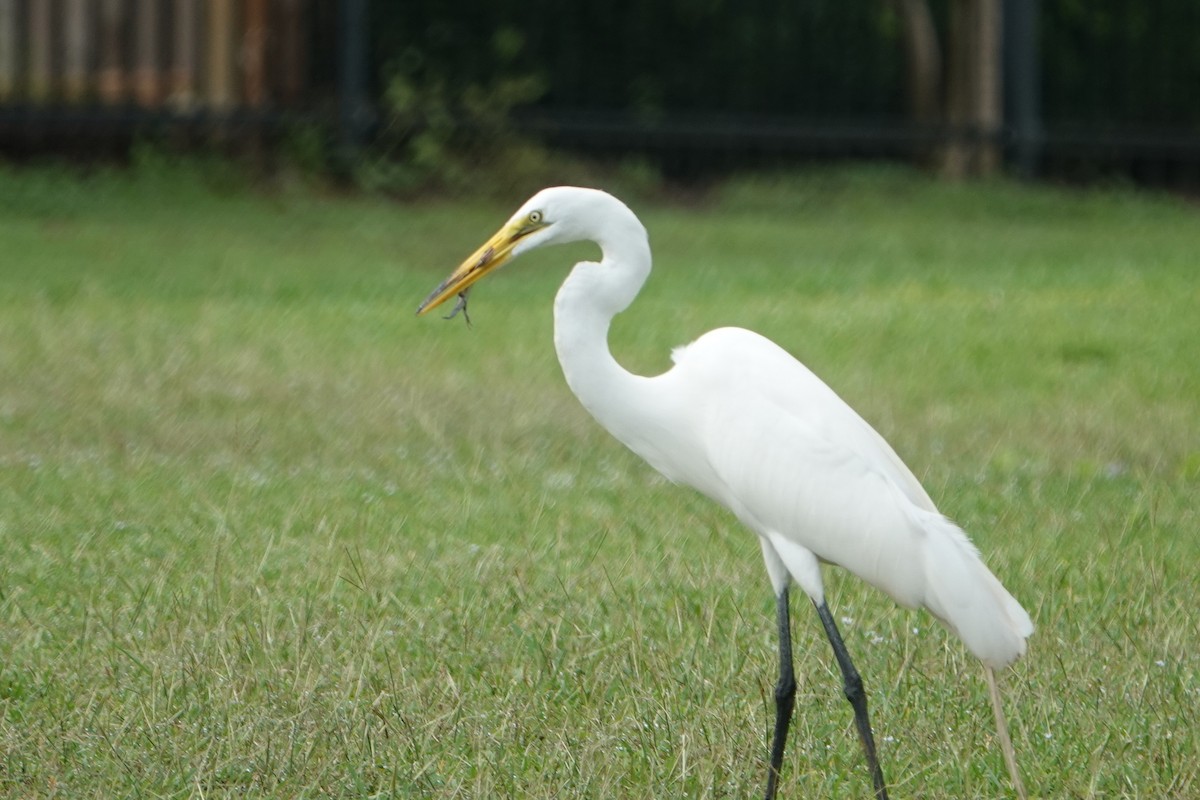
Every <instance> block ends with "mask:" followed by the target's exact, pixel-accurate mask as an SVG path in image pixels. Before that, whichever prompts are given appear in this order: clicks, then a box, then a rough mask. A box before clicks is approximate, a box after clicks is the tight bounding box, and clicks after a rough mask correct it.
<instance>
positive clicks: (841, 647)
mask: <svg viewBox="0 0 1200 800" xmlns="http://www.w3.org/2000/svg"><path fill="white" fill-rule="evenodd" d="M814 605H816V606H817V614H818V615H820V617H821V624H822V625H824V626H825V635H826V636H828V637H829V644H831V645H833V655H834V657H835V658H837V662H838V666H839V667H841V668H842V678H843V679H844V680H845V686H844V689H845V691H846V699H847V700H849V701H850V705H851V706H853V707H854V724H855V725H856V726H858V738H859V739H861V740H862V746H863V752H864V753H865V754H866V756H867V768H868V769H870V770H871V780H872V782H874V784H875V800H887V786H885V785H884V782H883V770H881V769H880V768H879V757H878V756H876V755H875V737H874V736H873V735H872V734H871V719H870V717H868V716H867V693H866V692H865V691H863V683H862V678H861V677H859V674H858V670H856V669H855V668H854V663H853V662H852V661H850V654H849V653H848V652H846V643H845V642H843V641H842V634H841V633H840V632H839V631H838V628H837V624H836V623H835V622H834V621H833V616H832V615H831V614H830V613H829V606H828V605H826V604H825V602H824V601H822V602H821V603H820V604H819V605H818V604H815V603H814Z"/></svg>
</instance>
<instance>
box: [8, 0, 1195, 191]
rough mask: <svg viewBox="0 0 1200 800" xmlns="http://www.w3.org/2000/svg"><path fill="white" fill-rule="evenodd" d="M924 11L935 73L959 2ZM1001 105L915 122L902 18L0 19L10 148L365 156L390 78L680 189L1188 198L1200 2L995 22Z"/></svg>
mask: <svg viewBox="0 0 1200 800" xmlns="http://www.w3.org/2000/svg"><path fill="white" fill-rule="evenodd" d="M963 2H967V0H928V2H926V3H925V5H926V6H927V7H928V9H929V12H930V15H931V18H932V20H933V22H934V28H935V32H936V34H937V36H938V38H939V39H940V41H941V44H942V55H943V56H944V55H945V46H946V41H947V37H948V36H949V28H950V23H949V22H948V19H949V18H950V16H951V13H952V11H953V7H954V4H955V3H963ZM1001 2H1002V3H1003V8H1004V17H1003V42H1004V45H1003V47H1004V60H1003V65H1004V66H1003V81H1002V82H1003V86H1004V104H1003V114H1002V116H1001V119H1000V120H999V121H998V122H997V123H995V124H990V125H987V126H972V125H962V124H950V123H949V122H947V121H946V120H945V119H934V120H929V119H923V120H920V121H916V120H915V119H914V118H913V117H912V115H911V113H910V111H909V109H908V106H907V104H906V92H907V87H906V84H905V74H906V73H905V70H906V60H907V59H909V58H910V57H911V56H910V54H908V53H907V52H906V50H905V45H904V30H903V21H904V20H903V17H902V15H901V13H900V11H899V8H900V5H901V2H900V0H853V1H852V2H839V1H838V0H809V1H808V2H795V0H791V1H788V0H739V2H732V1H728V2H727V1H726V0H707V2H689V3H645V2H640V3H639V2H631V1H630V0H609V2H594V1H593V2H580V3H573V4H567V3H562V2H551V0H486V1H485V0H460V2H457V3H454V4H446V3H444V2H438V1H436V0H407V1H406V2H404V3H390V2H382V0H377V1H376V2H368V0H340V2H339V1H338V0H95V2H93V1H92V0H0V148H2V149H4V150H7V151H9V152H17V151H20V150H21V149H23V148H24V149H29V148H35V149H36V148H51V149H53V148H57V147H60V146H66V145H68V144H69V143H70V142H79V141H82V142H85V143H86V142H89V141H91V140H92V139H94V138H95V137H97V136H101V135H103V136H105V137H107V138H109V139H113V140H118V141H120V140H121V139H122V138H123V137H124V138H126V139H128V138H129V137H130V135H131V134H134V133H136V132H146V131H151V132H152V133H158V132H162V131H168V130H169V131H178V130H180V129H186V130H191V131H200V132H201V133H202V134H203V133H205V132H210V131H213V130H220V131H221V135H223V136H226V137H228V136H234V137H237V136H239V135H255V134H257V133H260V132H261V131H263V130H277V129H278V128H279V127H280V126H281V125H283V124H285V123H286V122H287V121H289V120H303V121H307V122H308V123H312V124H318V125H321V126H324V127H326V128H327V129H329V130H330V131H335V132H337V137H338V141H340V142H341V144H342V147H343V148H344V149H349V150H352V149H353V148H355V147H362V146H369V145H370V143H371V141H372V136H373V135H374V133H375V132H376V131H377V130H378V128H379V125H378V123H379V121H380V120H381V119H383V118H385V117H386V109H385V108H384V106H385V104H386V100H385V97H386V90H387V87H388V85H389V82H390V81H391V80H393V79H394V78H395V77H396V76H402V77H404V78H405V79H407V80H410V81H412V82H416V83H418V84H420V83H424V84H426V85H434V84H436V85H438V86H440V87H443V90H444V93H445V94H447V95H449V96H451V97H452V98H460V99H461V98H465V97H468V96H469V95H470V93H471V92H476V93H477V94H478V93H480V92H482V93H485V94H486V93H487V92H489V91H497V90H498V87H500V88H502V87H503V85H504V81H506V80H515V79H527V78H528V79H532V80H533V81H534V82H535V83H536V84H537V85H538V86H539V87H540V92H538V93H537V96H536V97H535V98H534V99H533V100H532V101H531V102H529V103H526V104H524V105H522V106H520V107H519V108H516V109H515V110H514V112H513V118H514V120H515V122H516V124H517V125H518V126H519V127H520V128H521V129H523V130H525V131H526V132H529V133H532V134H534V135H537V136H538V137H541V138H543V139H545V140H546V141H548V142H550V143H552V144H555V145H559V146H563V147H569V148H574V149H577V150H581V151H584V152H587V153H599V154H610V155H616V156H622V155H627V154H641V155H644V156H646V157H649V158H651V159H654V160H656V161H658V162H659V163H662V164H664V165H665V166H666V168H668V169H670V170H672V171H675V172H680V173H694V172H696V171H700V170H706V169H718V170H725V169H736V168H739V167H744V166H753V165H762V164H764V163H776V162H779V161H789V160H801V159H812V158H820V159H834V158H844V157H868V158H873V157H884V158H918V157H921V155H922V154H923V153H927V152H928V150H929V148H930V147H931V146H933V145H936V144H938V143H945V142H947V141H950V140H955V139H959V140H986V141H988V142H991V143H994V144H996V145H999V146H1000V147H1002V148H1003V151H1004V153H1005V156H1006V159H1007V161H1008V163H1009V164H1010V165H1012V166H1013V167H1014V168H1016V169H1018V170H1021V171H1024V172H1028V173H1031V174H1049V175H1056V176H1063V175H1065V176H1071V177H1095V176H1100V175H1111V174H1118V175H1125V176H1130V177H1132V178H1134V179H1137V180H1142V181H1147V182H1152V183H1158V184H1168V185H1175V186H1188V187H1195V186H1200V48H1198V47H1196V46H1195V43H1196V42H1197V41H1200V3H1198V2H1196V0H1105V2H1100V3H1087V2H1083V1H1082V0H1001Z"/></svg>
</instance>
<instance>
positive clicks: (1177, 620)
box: [0, 163, 1200, 798]
mask: <svg viewBox="0 0 1200 800" xmlns="http://www.w3.org/2000/svg"><path fill="white" fill-rule="evenodd" d="M0 183H2V184H3V186H4V191H3V192H0V796H5V797H14V798H15V797H22V798H25V797H56V796H57V797H72V798H86V797H97V798H100V797H104V798H109V797H117V796H145V797H229V796H238V797H277V796H291V797H387V796H395V797H439V798H440V797H506V796H508V797H532V798H537V797H569V796H578V797H634V798H638V797H645V798H649V797H663V796H686V797H745V796H749V795H752V794H754V793H756V792H757V791H758V790H759V787H760V785H761V780H762V777H763V770H764V766H763V763H762V759H763V758H764V757H765V753H766V746H767V742H766V737H767V731H768V727H769V725H770V721H771V719H772V713H773V712H772V699H771V687H772V684H773V680H774V663H773V662H774V641H773V639H774V630H773V628H774V623H773V617H772V598H771V594H770V590H769V587H768V583H767V581H766V577H765V575H764V574H763V569H762V566H761V564H760V557H759V554H758V548H757V546H756V545H755V543H754V541H753V539H752V537H751V536H750V535H749V534H747V533H746V532H745V531H743V530H741V529H740V528H738V526H737V525H736V524H735V523H734V522H733V521H732V520H731V519H730V518H729V517H728V515H726V514H725V513H723V512H721V511H719V510H718V509H716V508H714V507H713V506H712V505H711V504H709V503H707V502H705V501H703V500H702V499H700V498H698V497H696V496H694V495H692V494H691V493H689V492H688V491H686V490H683V489H680V488H678V487H672V486H669V485H666V484H665V483H664V482H663V481H662V480H660V479H658V478H657V477H656V476H655V475H654V474H653V473H652V472H651V471H650V470H649V469H648V468H647V467H645V466H644V465H642V464H641V463H639V462H638V461H637V460H636V458H634V457H633V456H632V455H630V454H628V453H626V452H624V451H623V450H622V449H621V448H620V447H619V445H617V444H615V443H614V442H612V441H611V440H610V439H608V437H607V436H606V435H605V434H604V433H603V432H602V431H601V430H599V429H598V427H597V426H596V425H595V424H594V423H592V422H591V421H590V420H589V419H588V418H587V417H586V415H585V413H584V412H583V411H582V410H581V409H580V408H578V407H577V404H576V403H575V401H574V400H573V398H571V396H570V395H569V393H568V391H567V389H566V388H565V386H564V385H563V383H562V380H561V377H560V375H559V374H558V368H557V365H556V364H555V363H554V358H553V353H552V349H551V344H550V301H551V297H552V295H553V292H554V287H555V286H556V285H557V283H558V281H560V280H561V279H562V277H563V275H564V273H565V265H566V264H567V263H569V262H570V261H571V260H573V259H578V258H580V257H583V256H585V255H587V253H588V251H587V249H586V248H583V247H579V248H575V249H569V250H559V251H551V252H547V253H544V254H535V255H534V256H531V257H529V258H528V259H527V260H526V261H525V262H522V263H519V264H517V265H514V266H513V267H512V268H511V269H508V270H505V272H504V273H503V274H501V275H498V276H497V277H495V278H494V279H491V280H489V281H488V283H487V284H485V285H483V286H481V287H480V288H479V289H478V291H476V292H475V294H474V295H473V300H474V302H473V304H472V312H473V313H472V318H473V320H474V329H473V330H468V329H467V328H466V327H465V326H463V325H461V323H460V322H459V321H457V320H455V321H454V322H453V323H443V322H440V321H439V320H436V319H434V320H427V319H422V320H417V319H415V318H414V317H413V315H412V312H413V310H414V307H415V305H416V303H417V302H418V301H419V300H420V299H421V298H422V297H424V296H425V294H426V293H427V291H428V290H429V289H430V288H431V287H432V286H433V285H434V284H435V283H436V282H437V281H438V280H440V279H441V278H442V277H443V276H444V274H445V273H446V272H447V271H448V270H449V269H450V268H452V267H453V266H454V265H456V264H457V263H458V260H459V259H460V258H462V257H463V256H464V255H465V254H467V253H469V252H470V251H471V250H472V249H473V248H474V247H475V246H476V245H477V244H478V242H479V241H481V240H482V238H483V237H485V236H486V235H488V234H490V233H491V232H492V231H493V230H494V229H495V228H496V227H497V225H498V224H499V223H500V222H501V221H502V220H503V219H504V218H505V216H506V215H507V214H508V213H509V212H510V211H511V209H512V208H513V207H515V205H516V204H517V203H518V202H520V200H521V199H523V198H522V197H511V198H508V199H506V200H505V201H503V202H496V201H492V200H481V201H461V202H453V203H451V202H448V201H436V200H435V201H429V202H424V203H421V204H419V205H418V204H412V205H403V206H398V205H394V204H390V203H387V202H383V201H380V200H377V199H372V198H369V197H361V196H341V195H336V194H330V193H328V192H324V191H321V190H314V189H303V188H292V189H288V190H277V191H267V190H262V189H251V188H248V187H246V186H245V185H243V184H242V183H241V182H240V179H239V178H238V177H237V176H236V175H235V174H234V173H232V172H231V171H230V170H229V169H228V168H224V167H205V168H202V169H192V168H177V167H173V166H170V165H164V164H162V163H158V164H155V165H153V168H152V169H149V168H145V167H143V168H141V169H135V170H133V171H132V172H131V173H129V174H106V173H99V174H94V175H92V176H90V177H86V178H81V177H79V176H77V175H72V174H67V173H65V172H60V171H53V170H33V171H22V172H14V171H11V170H6V171H4V172H2V173H0ZM628 199H629V200H630V202H631V203H632V204H633V206H634V207H635V208H636V209H637V210H638V211H639V213H640V214H641V215H642V217H643V219H644V220H645V222H646V224H647V226H648V228H649V229H650V231H651V238H652V242H653V245H654V247H655V248H656V254H657V265H658V267H657V270H656V272H655V274H654V276H653V277H652V279H651V282H650V284H649V285H648V287H647V289H646V291H645V292H644V294H643V297H642V298H641V299H640V300H639V301H638V303H637V304H635V306H634V308H633V309H632V310H631V311H630V312H629V313H628V314H627V315H625V316H623V317H622V318H619V319H618V321H617V325H616V328H615V330H614V334H613V345H614V349H615V351H616V352H617V354H618V356H619V358H620V359H621V360H622V361H623V362H624V363H626V364H627V365H629V366H630V367H632V368H635V369H638V370H642V371H652V370H660V369H663V368H665V366H666V364H667V353H668V351H669V348H670V347H671V346H673V345H675V344H678V343H681V342H684V341H686V340H688V339H689V338H691V337H693V336H695V335H697V334H698V333H700V332H702V331H703V330H706V329H708V328H711V327H713V326H716V325H721V324H741V325H745V326H748V327H753V328H755V329H758V330H760V331H762V332H764V333H766V334H768V335H770V336H771V337H772V338H774V339H776V340H777V341H779V342H780V343H781V344H783V345H784V346H786V347H787V348H788V349H790V350H791V351H792V352H794V353H796V354H797V355H798V356H799V357H801V358H802V359H803V360H805V361H806V362H807V363H808V364H809V365H810V366H812V367H813V368H814V369H815V370H816V371H817V372H818V373H819V374H821V375H823V376H824V377H825V378H826V379H827V381H828V382H829V383H830V384H831V385H833V386H834V387H835V388H836V389H837V390H838V391H839V392H840V393H841V394H842V395H843V396H844V397H845V398H846V399H847V400H848V401H850V402H851V403H852V404H853V405H855V406H856V407H857V408H859V409H860V410H861V411H862V412H863V413H864V415H865V416H866V417H867V418H868V419H870V420H871V421H873V422H874V423H875V424H876V426H877V427H878V428H879V429H880V430H881V432H883V433H884V434H885V435H886V436H887V437H888V438H889V439H891V440H892V441H893V442H894V444H895V445H896V446H897V449H898V450H899V451H900V452H901V453H902V454H904V456H905V457H906V459H907V460H908V461H909V463H910V464H911V465H912V466H913V468H914V470H915V471H916V472H917V474H918V475H920V476H922V477H923V480H924V481H925V483H926V485H927V486H928V487H929V489H930V491H931V493H932V495H933V496H934V497H935V498H936V499H937V500H938V501H939V502H940V503H941V505H942V507H943V509H944V510H945V511H946V512H947V513H948V514H950V515H951V516H953V517H954V518H956V519H957V520H959V521H960V522H961V523H962V524H963V525H964V526H965V527H966V528H967V530H969V531H971V532H972V533H973V536H974V538H975V541H976V542H977V543H978V544H979V546H980V548H981V549H982V550H983V552H984V553H985V554H986V555H987V560H988V562H989V564H990V565H991V566H992V567H993V568H994V569H995V571H996V572H997V573H998V574H999V575H1000V576H1002V578H1003V580H1004V581H1005V583H1006V584H1007V585H1008V586H1009V587H1010V588H1011V589H1012V591H1013V592H1014V594H1016V596H1017V597H1019V598H1021V599H1022V601H1023V602H1024V603H1025V604H1026V606H1027V607H1028V608H1029V610H1030V611H1031V613H1032V615H1033V617H1034V619H1035V622H1036V624H1037V625H1038V631H1037V633H1036V634H1035V636H1034V638H1033V640H1032V642H1031V650H1030V653H1029V655H1028V657H1027V658H1026V659H1024V660H1023V661H1021V662H1020V663H1019V664H1018V665H1017V666H1016V668H1015V669H1014V670H1013V671H1012V672H1011V673H1009V674H1008V676H1007V677H1006V681H1005V685H1006V690H1007V697H1008V707H1009V709H1010V720H1011V722H1012V725H1013V734H1014V739H1015V741H1016V745H1017V749H1018V751H1019V753H1020V758H1021V763H1022V766H1023V769H1024V772H1025V775H1026V781H1027V783H1028V784H1029V786H1030V788H1031V791H1032V792H1033V793H1034V794H1036V795H1040V796H1052V797H1105V798H1111V797H1156V798H1164V797H1166V798H1171V797H1174V798H1185V797H1193V796H1195V795H1196V794H1197V792H1198V791H1200V774H1198V773H1200V766H1198V765H1200V737H1198V735H1197V731H1198V730H1200V719H1197V711H1196V709H1197V707H1198V704H1197V693H1198V692H1200V678H1198V666H1200V663H1198V659H1200V656H1198V655H1197V653H1200V647H1198V646H1197V645H1198V644H1200V636H1198V633H1197V628H1198V626H1197V617H1196V610H1195V598H1196V597H1197V596H1198V593H1200V583H1198V580H1197V577H1196V570H1195V564H1196V563H1197V561H1198V559H1200V542H1198V539H1197V537H1196V531H1197V527H1198V522H1200V520H1198V519H1197V510H1196V504H1195V497H1196V496H1197V491H1198V489H1200V441H1198V439H1197V428H1196V424H1195V421H1196V419H1197V415H1198V413H1200V401H1198V399H1197V398H1200V372H1198V371H1197V369H1196V364H1197V363H1198V361H1200V352H1198V349H1200V345H1198V338H1197V335H1196V334H1197V328H1196V322H1195V318H1196V317H1195V309H1196V308H1197V306H1198V304H1200V291H1198V284H1197V277H1196V253H1197V252H1200V224H1197V222H1198V220H1197V210H1196V208H1195V207H1194V206H1192V205H1188V204H1186V203H1184V202H1181V201H1177V200H1173V199H1169V198H1162V197H1154V196H1146V195H1139V194H1135V193H1129V192H1100V193H1094V194H1078V193H1074V192H1069V191H1063V190H1058V189H1053V188H1025V187H1018V186H1014V185H1012V184H1007V183H991V184H980V185H976V186H971V187H965V186H946V185H939V184H936V183H932V182H930V181H928V180H926V179H924V178H921V177H918V176H916V175H914V174H911V173H909V172H906V171H895V170H880V169H870V170H863V169H847V170H837V171H829V172H812V173H808V174H803V175H800V176H796V177H795V178H792V179H778V178H777V179H772V180H767V179H765V178H763V179H754V178H745V179H740V180H737V181H733V182H730V183H727V184H724V185H722V186H721V187H719V188H714V189H712V190H711V191H709V192H707V193H704V194H698V195H687V196H683V197H678V198H675V199H667V198H663V197H661V196H660V197H657V198H647V197H644V196H643V197H638V196H636V195H634V196H631V197H629V198H628ZM830 582H831V584H832V593H831V598H830V600H831V605H832V607H833V608H834V610H835V613H836V614H837V615H838V616H839V617H840V618H841V619H842V622H843V630H844V632H845V634H846V637H847V641H848V644H849V646H850V648H851V650H852V651H853V653H854V655H855V658H856V660H857V661H858V664H859V666H860V668H861V669H862V671H863V673H864V675H865V676H866V679H867V682H868V689H869V691H870V692H871V700H872V704H873V706H872V707H873V710H874V718H875V721H876V726H877V735H878V737H879V738H880V743H881V748H882V757H883V761H884V765H885V770H886V773H887V775H888V777H889V779H890V781H891V782H892V783H893V785H894V786H895V792H896V794H897V796H915V797H920V796H925V797H951V796H952V797H996V796H1003V795H1005V794H1006V793H1007V782H1006V778H1005V774H1004V767H1003V764H1002V761H1001V758H1000V755H999V753H998V752H997V751H996V748H995V746H994V742H993V738H992V730H993V726H992V721H991V716H990V713H989V710H988V706H987V700H986V696H985V690H984V686H983V682H982V680H981V676H980V671H979V669H978V666H977V665H976V664H975V663H974V662H973V661H972V659H971V658H970V657H969V656H967V654H966V653H965V652H964V650H963V649H962V647H961V645H959V644H958V643H957V642H956V641H955V640H953V638H952V637H950V636H948V635H947V634H946V633H945V632H944V631H943V630H942V629H941V628H940V627H939V626H938V625H936V624H935V623H933V621H932V620H931V619H930V618H929V617H928V616H927V615H924V614H917V613H910V612H905V611H900V610H897V609H896V608H894V607H893V605H892V604H891V603H890V602H889V601H887V600H885V599H883V598H882V597H880V596H879V595H878V593H876V592H874V591H873V590H870V589H867V588H865V587H863V586H861V585H859V584H858V583H857V582H856V581H854V580H850V579H846V578H845V577H844V576H841V575H839V574H838V572H837V571H836V570H834V571H831V574H830ZM795 626H796V631H795V639H796V644H797V648H798V653H797V658H798V662H797V667H798V672H799V681H800V690H799V691H800V694H799V702H798V706H797V707H798V713H797V724H796V728H795V733H794V738H793V740H792V742H793V743H792V746H791V747H790V748H789V751H788V755H787V759H786V762H785V773H784V783H783V794H784V796H787V797H798V796H806V795H811V796H865V795H866V794H867V792H868V787H869V781H868V779H867V776H866V775H865V771H864V770H863V769H862V766H861V764H860V755H859V750H858V745H857V742H856V741H855V739H854V734H853V730H852V726H851V722H850V715H849V712H848V709H847V708H846V707H845V702H844V700H843V699H842V698H841V696H840V690H839V680H838V678H837V677H836V667H835V666H834V665H833V663H832V659H831V658H830V656H829V653H828V652H827V650H828V648H827V645H826V644H825V642H824V640H823V637H822V636H821V635H820V632H819V628H818V626H817V625H816V623H815V621H814V620H813V619H812V616H811V615H810V614H809V613H808V611H807V610H806V608H805V606H804V605H803V603H800V602H798V603H797V607H796V609H795Z"/></svg>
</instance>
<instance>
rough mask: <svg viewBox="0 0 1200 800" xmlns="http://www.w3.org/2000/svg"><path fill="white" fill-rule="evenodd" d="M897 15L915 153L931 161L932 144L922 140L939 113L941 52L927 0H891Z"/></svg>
mask: <svg viewBox="0 0 1200 800" xmlns="http://www.w3.org/2000/svg"><path fill="white" fill-rule="evenodd" d="M892 5H893V6H894V7H895V9H896V13H897V14H898V15H899V17H900V26H901V29H902V31H903V36H904V38H903V41H904V54H905V67H906V69H905V86H904V88H905V102H906V104H907V107H908V121H909V122H910V123H912V125H913V126H914V127H915V128H916V132H917V134H918V136H920V137H922V141H920V142H919V143H918V144H917V145H916V147H915V148H914V152H915V154H916V157H917V159H918V161H920V162H922V163H925V164H930V163H931V162H932V160H933V152H934V150H933V147H932V146H931V144H930V143H929V142H928V141H926V140H924V137H926V136H932V135H933V134H934V132H935V131H936V129H937V127H938V125H939V123H940V122H941V116H942V102H941V101H942V98H941V94H942V51H941V47H939V45H938V38H937V29H936V28H935V27H934V25H933V14H931V13H930V11H929V3H928V2H927V0H892Z"/></svg>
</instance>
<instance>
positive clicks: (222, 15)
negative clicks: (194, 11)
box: [205, 0, 236, 111]
mask: <svg viewBox="0 0 1200 800" xmlns="http://www.w3.org/2000/svg"><path fill="white" fill-rule="evenodd" d="M207 40H208V81H207V83H208V85H207V86H206V87H205V88H206V89H207V93H208V104H209V106H210V107H211V108H212V109H213V110H214V111H228V110H230V109H232V108H233V106H234V103H235V102H236V96H235V84H234V76H235V69H234V52H233V0H208V30H207Z"/></svg>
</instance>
